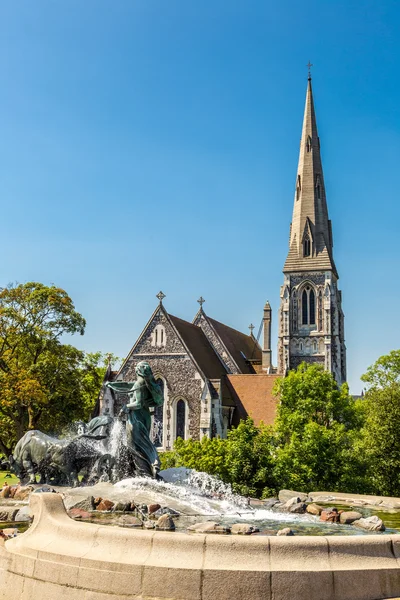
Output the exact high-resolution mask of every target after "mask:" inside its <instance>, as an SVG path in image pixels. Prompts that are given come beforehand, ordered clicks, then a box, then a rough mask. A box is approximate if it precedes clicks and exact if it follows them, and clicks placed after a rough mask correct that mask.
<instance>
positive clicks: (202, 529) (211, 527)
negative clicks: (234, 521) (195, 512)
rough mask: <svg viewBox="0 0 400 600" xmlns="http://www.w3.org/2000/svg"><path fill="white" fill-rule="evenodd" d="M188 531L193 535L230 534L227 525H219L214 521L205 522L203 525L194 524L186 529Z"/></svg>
mask: <svg viewBox="0 0 400 600" xmlns="http://www.w3.org/2000/svg"><path fill="white" fill-rule="evenodd" d="M187 529H188V531H193V532H194V533H219V534H227V533H230V532H231V528H230V527H229V526H227V525H220V524H219V523H216V522H215V521H206V522H205V523H196V524H195V525H191V526H190V527H188V528H187Z"/></svg>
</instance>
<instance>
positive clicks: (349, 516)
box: [340, 510, 362, 525]
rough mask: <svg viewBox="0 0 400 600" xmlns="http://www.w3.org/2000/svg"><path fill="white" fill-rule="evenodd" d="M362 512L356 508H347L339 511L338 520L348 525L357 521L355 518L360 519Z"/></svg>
mask: <svg viewBox="0 0 400 600" xmlns="http://www.w3.org/2000/svg"><path fill="white" fill-rule="evenodd" d="M361 517H362V514H361V513H359V512H357V511H356V510H348V511H343V512H341V513H340V522H341V523H342V525H350V524H351V523H354V521H357V519H361Z"/></svg>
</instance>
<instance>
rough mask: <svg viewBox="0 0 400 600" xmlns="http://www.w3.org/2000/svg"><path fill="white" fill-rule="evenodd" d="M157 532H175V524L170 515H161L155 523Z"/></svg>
mask: <svg viewBox="0 0 400 600" xmlns="http://www.w3.org/2000/svg"><path fill="white" fill-rule="evenodd" d="M156 529H158V530H159V531H175V523H174V520H173V518H172V517H171V515H161V517H160V518H159V519H158V521H157V523H156Z"/></svg>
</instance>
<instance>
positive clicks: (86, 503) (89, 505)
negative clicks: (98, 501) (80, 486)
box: [64, 496, 95, 512]
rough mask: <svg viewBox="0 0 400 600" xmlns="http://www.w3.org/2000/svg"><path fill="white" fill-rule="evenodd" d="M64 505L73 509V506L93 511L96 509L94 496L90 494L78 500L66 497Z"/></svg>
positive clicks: (68, 508)
mask: <svg viewBox="0 0 400 600" xmlns="http://www.w3.org/2000/svg"><path fill="white" fill-rule="evenodd" d="M64 505H65V508H66V509H67V510H71V509H72V508H78V509H80V510H85V511H87V512H91V511H92V510H94V509H95V505H94V498H93V496H88V497H87V498H85V499H84V500H79V501H78V502H74V501H73V498H66V499H65V500H64Z"/></svg>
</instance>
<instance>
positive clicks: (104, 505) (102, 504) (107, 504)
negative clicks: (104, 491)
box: [96, 500, 114, 511]
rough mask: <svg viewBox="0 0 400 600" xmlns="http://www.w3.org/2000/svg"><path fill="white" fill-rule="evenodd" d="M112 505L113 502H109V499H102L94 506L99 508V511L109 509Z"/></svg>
mask: <svg viewBox="0 0 400 600" xmlns="http://www.w3.org/2000/svg"><path fill="white" fill-rule="evenodd" d="M113 506H114V502H111V500H102V501H101V502H100V504H98V505H97V506H96V510H100V511H105V510H111V509H112V507H113Z"/></svg>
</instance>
